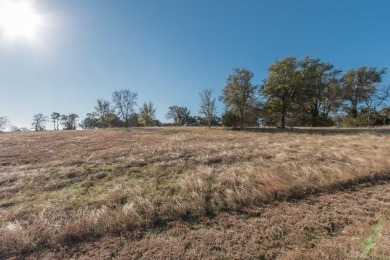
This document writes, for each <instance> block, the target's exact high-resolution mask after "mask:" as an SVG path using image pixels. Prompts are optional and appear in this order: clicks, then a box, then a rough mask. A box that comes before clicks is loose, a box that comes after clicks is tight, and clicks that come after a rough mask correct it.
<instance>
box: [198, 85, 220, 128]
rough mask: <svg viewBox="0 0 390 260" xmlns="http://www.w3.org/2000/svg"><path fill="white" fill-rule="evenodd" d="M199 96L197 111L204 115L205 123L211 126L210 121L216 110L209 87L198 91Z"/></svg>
mask: <svg viewBox="0 0 390 260" xmlns="http://www.w3.org/2000/svg"><path fill="white" fill-rule="evenodd" d="M199 96H200V107H199V113H200V114H201V115H203V116H204V117H205V119H206V121H207V125H208V126H209V127H211V122H212V121H213V120H214V118H215V114H216V111H217V107H216V105H215V98H213V97H212V90H211V89H210V88H208V89H204V90H202V91H201V92H200V93H199Z"/></svg>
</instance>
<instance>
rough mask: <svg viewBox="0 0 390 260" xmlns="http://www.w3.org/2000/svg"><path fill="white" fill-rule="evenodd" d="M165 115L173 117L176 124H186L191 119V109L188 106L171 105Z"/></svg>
mask: <svg viewBox="0 0 390 260" xmlns="http://www.w3.org/2000/svg"><path fill="white" fill-rule="evenodd" d="M165 117H166V118H167V119H173V121H174V123H175V125H185V124H187V123H188V121H189V117H190V111H189V110H188V108H186V107H179V106H170V107H169V108H168V113H167V114H166V115H165Z"/></svg>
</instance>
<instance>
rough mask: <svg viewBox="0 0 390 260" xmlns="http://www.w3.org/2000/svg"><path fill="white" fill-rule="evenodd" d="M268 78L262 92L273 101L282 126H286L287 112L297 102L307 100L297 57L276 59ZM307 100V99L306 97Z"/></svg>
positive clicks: (269, 69) (273, 106)
mask: <svg viewBox="0 0 390 260" xmlns="http://www.w3.org/2000/svg"><path fill="white" fill-rule="evenodd" d="M268 72H269V75H268V78H267V79H266V80H264V84H263V85H262V87H261V93H262V94H263V95H264V96H265V97H266V98H267V99H268V100H267V103H272V106H269V107H272V108H273V109H274V111H277V112H278V113H280V122H281V128H285V127H286V118H287V113H288V112H289V111H290V110H291V109H292V108H293V106H294V105H296V104H302V103H303V100H305V98H304V95H305V94H307V93H305V88H304V85H303V84H302V80H301V79H302V72H301V71H300V68H299V62H298V61H297V59H296V58H295V57H287V58H284V59H283V60H281V61H275V63H274V64H272V65H271V66H270V67H269V68H268ZM306 100H307V99H306Z"/></svg>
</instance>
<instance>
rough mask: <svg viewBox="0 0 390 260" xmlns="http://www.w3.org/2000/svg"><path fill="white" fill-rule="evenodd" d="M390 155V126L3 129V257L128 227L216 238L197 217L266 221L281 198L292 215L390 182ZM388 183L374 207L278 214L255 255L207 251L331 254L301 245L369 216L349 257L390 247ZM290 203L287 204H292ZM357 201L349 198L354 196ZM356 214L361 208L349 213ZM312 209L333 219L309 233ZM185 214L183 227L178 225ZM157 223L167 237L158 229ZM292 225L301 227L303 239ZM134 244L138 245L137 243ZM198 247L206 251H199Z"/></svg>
mask: <svg viewBox="0 0 390 260" xmlns="http://www.w3.org/2000/svg"><path fill="white" fill-rule="evenodd" d="M389 158H390V129H380V130H375V129H373V130H371V129H370V130H350V131H348V130H345V129H342V130H337V129H321V130H318V129H317V130H316V129H304V130H303V129H297V130H289V131H278V130H274V129H264V130H252V131H230V130H225V129H219V128H218V129H213V128H212V129H207V128H134V129H133V128H132V129H128V130H99V131H61V132H53V131H50V132H49V131H48V132H41V133H35V132H26V133H3V134H0V228H1V230H0V258H6V257H10V256H24V257H25V256H28V255H30V254H40V253H44V252H57V251H59V250H60V249H61V248H63V247H64V246H69V247H70V248H77V247H78V246H80V245H82V244H85V243H99V241H103V240H104V239H109V238H110V237H111V238H112V239H114V240H115V239H116V238H120V239H119V240H118V241H120V243H122V244H123V243H125V242H124V241H133V242H134V241H143V242H144V243H147V241H149V244H147V245H148V246H145V245H143V246H141V245H138V247H139V248H144V249H145V252H146V251H148V250H149V251H150V250H153V247H154V246H155V247H156V248H158V246H159V245H160V247H161V248H164V247H163V246H161V245H162V242H161V241H160V240H159V239H158V237H161V236H162V238H161V239H164V234H166V232H167V231H166V230H171V231H172V232H173V231H174V230H176V233H177V234H176V233H175V234H176V235H175V236H176V237H180V236H183V234H186V236H185V238H186V239H187V240H188V238H189V237H190V238H191V237H192V236H194V237H192V238H193V240H194V241H199V239H202V240H207V239H210V243H211V241H213V239H212V236H211V238H210V237H208V238H205V237H203V235H204V234H203V233H201V234H198V235H199V236H195V235H194V233H191V232H190V231H188V230H187V229H190V230H191V227H198V228H197V229H201V230H203V231H204V232H205V233H207V230H211V229H212V227H211V226H210V225H211V224H210V222H211V223H214V224H213V225H216V226H217V227H218V225H219V223H220V222H221V223H224V222H225V223H229V221H225V220H224V218H225V219H226V218H227V219H230V222H231V225H229V226H224V225H222V224H221V225H222V226H219V227H220V230H225V231H228V230H229V229H232V230H235V226H236V224H235V223H236V222H235V220H232V219H231V218H236V217H237V218H239V219H240V221H242V219H241V217H240V216H249V217H251V219H252V218H253V219H257V220H258V217H260V216H261V214H263V213H262V212H264V210H266V209H268V208H269V207H271V205H272V210H271V211H270V212H269V213H268V214H269V217H268V219H269V220H270V219H275V217H278V218H282V219H284V218H286V219H287V218H289V217H290V215H291V214H293V213H292V212H295V211H294V208H295V207H296V208H297V209H299V208H300V206H299V205H295V206H294V203H295V201H300V200H302V199H303V200H304V199H305V198H307V197H308V196H309V195H310V194H331V193H333V192H337V191H340V190H345V189H349V188H351V187H352V188H354V189H359V188H358V187H360V186H359V185H366V184H368V183H371V184H372V183H387V182H388V180H390V159H389ZM383 187H384V188H383ZM383 187H382V190H383V192H379V195H378V198H379V197H380V198H381V200H380V201H381V202H382V203H383V205H382V204H378V203H376V204H375V203H374V204H372V205H374V206H373V207H374V208H370V207H369V206H368V209H366V208H359V203H355V204H353V205H355V206H353V207H352V208H351V210H353V209H354V208H355V209H356V212H355V214H352V215H351V213H348V214H347V213H345V212H344V213H345V214H344V213H343V214H344V215H345V217H343V218H341V220H340V219H339V218H338V217H334V216H335V214H336V215H337V214H338V213H337V212H332V214H330V215H329V216H328V215H327V214H326V211H319V212H320V213H316V212H317V211H313V216H310V214H311V212H312V211H311V210H310V209H307V208H306V210H304V211H303V212H305V215H299V214H298V213H299V212H301V211H298V212H295V215H294V214H293V217H292V220H293V219H294V218H295V219H296V221H294V220H293V221H287V220H286V219H285V221H282V220H281V221H276V220H275V221H274V222H272V221H271V222H269V224H268V225H267V227H268V228H270V229H267V230H268V231H264V232H265V233H266V234H267V236H268V238H267V237H266V238H264V237H262V238H261V239H260V236H265V235H264V234H262V232H263V231H261V230H260V231H259V233H258V236H259V239H258V240H254V241H257V242H253V243H254V244H253V245H252V248H251V251H250V252H251V253H250V254H249V253H248V255H241V257H240V256H239V255H234V252H233V251H232V252H230V251H227V250H225V249H224V248H225V247H227V245H226V244H223V243H222V244H220V245H216V248H214V249H213V250H211V249H207V248H203V249H204V250H205V252H209V254H210V255H207V254H206V253H205V254H204V255H202V254H198V257H200V256H202V257H208V258H210V257H211V258H212V257H216V258H221V257H222V258H223V257H238V258H242V257H244V258H250V257H253V258H256V257H257V258H261V257H262V258H264V259H268V258H273V257H279V256H286V257H293V258H294V256H299V257H303V256H304V257H308V258H310V257H311V256H312V254H311V253H308V252H309V251H310V250H312V251H310V252H316V253H317V254H318V252H324V254H326V252H327V250H326V249H324V250H322V251H321V250H317V251H316V250H313V249H312V248H303V249H302V247H306V246H307V245H310V243H309V242H310V241H311V242H312V243H313V248H315V247H316V245H317V244H318V243H320V241H322V240H323V241H328V240H329V241H332V242H329V243H328V244H327V243H325V244H323V245H322V246H325V245H329V247H330V246H331V245H332V243H334V242H333V240H332V239H331V238H332V237H333V236H339V235H340V234H343V233H342V232H345V230H346V228H347V227H348V226H350V227H352V226H356V228H358V227H359V226H361V229H362V230H361V231H360V233H358V235H356V234H355V233H354V234H355V235H356V239H355V242H356V243H355V244H353V245H351V244H349V246H346V247H345V248H342V249H343V250H345V251H342V252H341V253H340V256H344V257H345V255H344V254H347V253H348V252H352V251H351V250H352V249H353V250H354V251H353V252H355V254H356V255H357V256H359V255H358V254H359V253H360V254H361V255H360V256H361V257H368V256H369V255H371V254H374V253H375V254H376V256H378V257H379V258H380V257H382V256H384V257H387V256H390V251H389V249H388V248H386V247H385V246H382V247H380V248H381V249H380V250H379V249H378V250H379V251H378V250H376V248H377V247H378V246H376V244H378V243H379V245H380V244H381V243H380V242H381V241H388V240H383V239H382V240H381V238H380V237H381V236H379V235H378V234H382V233H383V234H388V227H389V214H390V212H389V211H388V210H387V211H386V207H387V206H389V205H390V203H389V201H390V198H389V197H388V196H387V194H388V193H389V192H388V191H389V189H387V188H386V187H387V186H386V185H385V186H383ZM369 192H371V191H369ZM375 192H378V191H375ZM321 196H325V195H321ZM329 196H331V195H329ZM362 196H363V195H362ZM386 196H387V197H386ZM363 197H364V196H363ZM327 198H328V197H327ZM275 203H276V204H277V205H274V204H275ZM283 203H287V205H288V206H285V207H286V209H285V210H282V209H283V205H284V204H283ZM348 203H349V202H348V201H344V204H345V207H347V206H348ZM386 203H387V204H386ZM314 204H315V203H314ZM323 204H324V203H322V204H321V203H320V204H319V205H322V206H324V205H323ZM325 204H326V203H325ZM281 205H282V207H281ZM362 205H363V204H362ZM364 205H365V207H367V205H368V204H364ZM370 205H371V204H370ZM386 205H387V206H386ZM382 206H383V207H382ZM385 206H386V207H385ZM348 207H351V206H348ZM362 207H363V206H362ZM287 208H288V209H287ZM335 208H337V207H335ZM342 208H343V207H339V208H338V210H340V209H342ZM329 210H332V209H331V208H329ZM334 210H337V209H334ZM259 212H260V213H259ZM272 212H273V213H272ZM283 212H285V213H286V215H283ZM321 212H322V213H321ZM365 213H367V214H368V215H365ZM273 214H275V215H273ZM316 214H317V215H318V216H317V215H316ZM362 214H363V215H364V216H361V215H362ZM344 215H343V216H344ZM348 215H349V216H352V217H348V218H347V217H346V216H348ZM304 216H306V218H307V223H309V222H310V220H311V222H310V223H317V222H318V221H317V222H316V221H314V222H313V218H314V219H317V220H323V221H320V222H319V223H317V224H315V225H314V224H312V225H310V226H309V227H306V228H308V230H307V231H305V232H302V229H303V228H304V227H302V225H303V224H302V225H300V226H299V225H298V228H299V229H296V230H295V229H294V224H296V223H297V222H299V223H303V222H301V220H302V218H303V217H304ZM316 216H317V217H316ZM321 216H322V217H321ZM297 218H299V219H297ZM298 220H299V221H298ZM240 223H241V225H244V224H243V222H240ZM262 223H263V224H264V222H262ZM278 223H279V224H278ZM321 223H322V224H321ZM357 224H359V225H357ZM182 225H184V227H183V228H182V229H180V228H178V226H182ZM199 225H200V226H201V228H199ZM237 225H238V226H239V223H237ZM255 226H256V225H254V227H255ZM257 226H258V225H257ZM379 227H380V228H379ZM214 228H215V227H214ZM379 229H380V232H379V231H378V230H379ZM270 230H271V231H270ZM321 230H322V231H323V230H328V231H327V232H322V231H321ZM353 230H355V229H353ZM181 231H183V233H180V232H181ZM164 232H165V233H164ZM186 232H187V233H186ZM238 232H240V233H241V235H242V236H244V237H241V238H237V241H238V242H237V241H236V242H237V244H240V243H241V242H239V241H245V234H246V233H245V232H249V231H248V230H246V229H245V228H243V229H242V230H241V231H238ZM267 232H268V233H267ZM370 232H371V233H372V234H371V235H370ZM386 232H387V233H386ZM145 234H148V235H147V236H145ZM150 234H152V238H153V235H155V236H157V237H155V239H150V237H148V236H150ZM223 234H225V233H223ZM294 234H301V237H299V239H298V238H296V237H295V236H296V235H294ZM247 235H248V241H252V240H250V239H249V237H251V235H250V234H249V233H247ZM222 237H223V236H222ZM231 237H232V238H233V240H234V239H235V238H234V237H235V236H233V235H232V236H231ZM382 237H383V235H382ZM165 238H168V237H165ZM370 238H371V240H369V239H370ZM240 239H241V240H240ZM187 240H186V241H187ZM115 241H116V240H115ZM170 241H171V242H172V239H171V240H170ZM194 241H192V240H191V239H190V240H188V241H187V242H186V243H185V244H184V245H183V250H184V253H183V252H181V251H180V252H181V253H180V252H179V251H178V252H176V254H177V255H180V254H182V255H181V257H188V258H191V252H193V251H191V250H194V249H197V247H195V246H194V245H195V244H196V243H195V242H194ZM286 241H290V243H287V242H286ZM294 241H295V242H297V241H300V244H299V245H300V246H298V245H296V246H293V245H294V243H295V242H294ZM313 241H315V243H314V242H313ZM340 241H341V240H340ZM342 241H344V240H342ZM345 241H347V240H345ZM345 241H344V242H345ZM133 242H131V243H133ZM233 242H234V241H233ZM129 243H130V242H129ZM140 243H141V242H140ZM340 243H341V242H340ZM176 244H177V243H176ZM241 244H242V243H241ZM233 245H234V243H233ZM135 246H137V245H135ZM224 246H225V247H224ZM231 246H232V245H230V247H231ZM360 246H361V247H360ZM198 249H199V250H201V249H202V248H198ZM360 249H361V250H360ZM199 250H197V251H199ZM237 250H239V252H243V251H242V250H241V251H240V248H237ZM302 250H303V251H302ZM305 250H306V251H307V252H306V251H305ZM340 250H341V249H340ZM348 250H349V251H348ZM359 250H360V251H359ZM386 250H387V251H386ZM163 251H164V250H162V251H161V250H159V251H158V252H160V253H161V252H163ZM133 252H137V249H134V248H133ZM145 252H143V253H142V254H140V253H139V252H138V253H137V256H138V257H142V256H144V257H147V255H148V254H147V253H145ZM156 252H157V251H156ZM185 252H187V253H188V254H190V255H186V253H185ZM221 252H222V253H221ZM229 252H230V253H229ZM149 253H150V252H149ZM171 253H174V252H173V251H171ZM328 253H330V252H328ZM129 255H130V256H131V252H129ZM149 256H151V255H149ZM192 256H193V258H197V255H196V254H195V255H192ZM347 256H348V255H347ZM161 257H163V256H161ZM171 257H174V256H173V255H171ZM351 258H353V257H352V256H351ZM330 259H332V257H330ZM383 259H386V258H383Z"/></svg>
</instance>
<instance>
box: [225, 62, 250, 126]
mask: <svg viewBox="0 0 390 260" xmlns="http://www.w3.org/2000/svg"><path fill="white" fill-rule="evenodd" d="M233 71H234V72H233V73H232V74H230V75H229V77H228V79H227V83H226V86H225V89H224V90H223V93H222V97H221V99H222V101H223V103H224V104H225V106H226V108H227V110H229V111H231V112H233V113H236V114H237V116H238V117H239V121H240V128H241V129H242V128H244V121H245V116H246V110H247V108H248V106H249V105H251V104H252V103H253V100H254V99H255V91H256V88H257V87H256V86H254V85H252V83H251V79H252V78H253V73H252V72H250V71H249V70H247V69H244V68H242V69H234V70H233Z"/></svg>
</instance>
